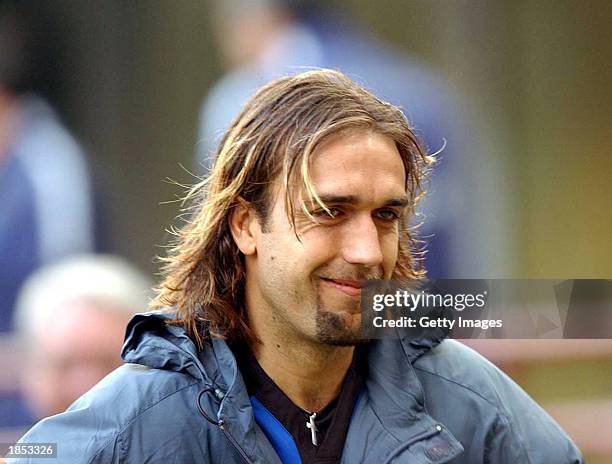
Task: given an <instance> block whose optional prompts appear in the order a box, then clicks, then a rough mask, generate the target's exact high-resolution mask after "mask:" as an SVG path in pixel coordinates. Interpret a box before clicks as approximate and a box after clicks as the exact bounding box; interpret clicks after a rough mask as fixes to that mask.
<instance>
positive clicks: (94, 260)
mask: <svg viewBox="0 0 612 464" xmlns="http://www.w3.org/2000/svg"><path fill="white" fill-rule="evenodd" d="M150 288H151V282H150V279H149V278H148V277H147V276H145V275H144V274H142V273H141V272H140V271H139V270H138V269H136V268H134V267H133V266H132V265H131V264H130V263H128V262H127V261H125V260H124V259H123V258H119V257H117V256H111V255H79V256H75V257H72V258H68V259H66V260H64V261H61V262H59V263H57V264H54V265H51V266H49V267H46V268H43V269H41V270H39V271H38V272H36V273H34V274H33V275H32V276H31V277H30V278H29V279H28V280H27V282H26V283H25V285H24V286H23V288H22V290H21V293H20V295H19V297H18V300H17V309H16V314H15V326H16V328H17V333H18V338H19V340H20V343H21V345H22V346H23V349H24V354H25V357H24V361H25V362H24V364H23V369H22V372H21V381H22V382H21V383H22V389H23V394H24V396H25V400H26V402H27V404H28V406H29V408H30V409H31V411H32V413H33V414H34V416H36V417H38V418H42V417H46V416H50V415H54V414H58V413H60V412H63V411H64V410H65V409H66V408H67V407H68V406H69V405H70V404H71V403H72V402H73V401H74V400H76V399H77V398H78V397H79V396H81V395H82V394H83V393H85V392H86V391H87V390H89V389H90V388H91V387H92V386H93V385H95V384H96V383H97V382H98V381H100V380H101V379H102V378H103V377H104V376H105V375H106V374H108V373H109V372H110V371H112V370H113V369H115V368H116V367H118V366H120V365H121V364H122V361H121V358H120V356H119V353H120V352H121V346H122V344H123V336H124V331H125V326H126V324H127V322H128V320H129V319H130V318H131V317H132V316H133V315H134V314H135V313H137V312H142V311H145V310H146V308H147V305H148V301H149V296H150V295H149V292H150Z"/></svg>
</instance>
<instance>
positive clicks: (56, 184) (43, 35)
mask: <svg viewBox="0 0 612 464" xmlns="http://www.w3.org/2000/svg"><path fill="white" fill-rule="evenodd" d="M36 3H37V2H18V1H3V2H2V3H1V4H0V334H2V333H3V332H8V331H10V329H11V326H10V322H11V320H12V317H11V316H12V313H13V310H14V304H15V298H16V296H17V293H18V291H19V288H20V286H21V284H22V283H23V282H24V280H25V279H26V278H27V276H28V275H29V274H30V273H31V272H33V271H34V270H35V269H37V268H38V267H40V266H44V265H47V264H50V263H52V262H54V261H56V260H59V259H61V258H63V257H66V256H69V255H71V254H74V253H86V252H92V251H96V250H98V249H99V248H100V246H99V245H100V239H101V234H100V233H99V231H100V227H99V225H100V223H99V222H98V219H99V217H98V216H99V215H98V213H97V210H96V208H95V207H94V203H95V202H94V199H93V196H94V195H93V188H92V182H91V176H90V173H89V171H88V166H87V162H86V159H85V156H84V154H83V152H82V150H81V148H80V147H79V144H78V143H77V142H76V141H75V139H74V138H73V137H72V136H71V135H70V133H69V132H68V131H67V130H66V128H65V127H64V126H63V124H62V122H61V121H60V120H59V118H58V116H57V114H56V113H55V112H54V110H53V109H52V108H51V107H50V105H49V104H48V103H47V102H46V101H45V100H44V99H43V98H42V97H41V96H40V94H39V93H38V90H39V88H43V87H45V86H49V85H50V83H51V82H53V81H54V79H55V78H58V69H57V68H58V64H57V62H56V61H54V60H53V57H51V56H49V54H48V53H47V52H48V50H49V42H51V34H50V33H47V32H48V30H47V29H46V28H45V27H43V26H42V25H41V24H39V22H38V21H37V20H35V19H34V17H35V16H36V17H39V16H40V13H38V12H36V11H35V8H36ZM46 26H48V25H46ZM47 90H48V89H47Z"/></svg>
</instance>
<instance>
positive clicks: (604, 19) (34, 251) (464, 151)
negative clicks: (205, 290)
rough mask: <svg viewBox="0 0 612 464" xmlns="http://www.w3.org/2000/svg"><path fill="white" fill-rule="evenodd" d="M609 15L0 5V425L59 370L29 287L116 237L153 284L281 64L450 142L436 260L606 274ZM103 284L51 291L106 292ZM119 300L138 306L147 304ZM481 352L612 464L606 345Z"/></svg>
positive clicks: (472, 9) (105, 248) (304, 6)
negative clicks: (185, 206)
mask: <svg viewBox="0 0 612 464" xmlns="http://www.w3.org/2000/svg"><path fill="white" fill-rule="evenodd" d="M611 21H612V4H611V3H610V2H608V1H605V0H585V1H578V0H574V1H571V0H557V1H502V0H494V1H486V2H485V1H480V0H453V1H451V0H409V1H408V0H389V1H387V2H384V3H380V2H368V1H365V0H331V1H326V2H315V1H306V0H248V1H247V0H228V1H220V0H218V1H217V0H206V1H205V0H184V1H181V2H170V1H165V0H164V1H162V0H160V1H152V0H151V1H139V2H123V1H118V0H109V1H106V2H74V1H65V0H57V1H55V2H52V4H51V3H50V2H44V1H42V0H39V1H33V0H29V1H9V0H3V1H2V3H1V4H0V303H1V307H0V332H1V333H0V438H2V439H1V440H0V441H9V438H10V437H18V436H19V435H20V434H21V432H22V431H23V429H24V428H25V427H27V426H28V424H29V423H31V421H33V420H35V419H36V417H40V416H41V414H43V413H42V412H40V411H42V409H41V406H40V404H38V403H39V402H36V401H34V400H32V399H31V398H30V399H28V398H27V396H28V395H30V396H34V397H38V396H40V395H42V394H43V393H32V388H30V387H27V385H28V384H29V385H30V386H31V385H32V384H36V383H37V382H38V383H45V384H46V383H47V382H50V381H49V380H48V379H49V377H47V378H46V379H47V380H45V379H44V378H41V379H38V380H36V379H35V380H32V379H31V378H29V377H28V375H27V374H28V372H31V371H32V370H37V369H39V367H38V368H37V367H26V366H30V364H27V363H26V360H27V359H30V358H32V355H31V353H25V352H24V351H25V350H23V348H22V345H23V340H24V339H28V338H27V337H35V336H36V335H35V332H36V331H35V330H34V329H33V328H27V327H24V326H23V325H21V326H20V325H19V324H18V323H17V322H16V321H17V318H16V317H15V313H16V309H15V308H17V307H18V306H19V307H27V308H30V306H29V303H28V301H30V302H31V301H32V298H33V297H28V296H27V294H26V295H25V296H24V293H25V290H24V288H23V284H24V282H26V281H27V279H28V278H30V279H32V278H34V277H36V275H37V274H36V272H37V271H39V270H48V269H49V266H53V265H57V264H58V263H60V264H61V263H65V262H66V261H65V260H67V259H70V257H71V256H75V255H78V256H81V257H83V256H89V257H91V256H90V255H91V254H92V253H94V254H96V253H106V254H112V255H116V256H119V257H121V258H117V259H122V260H124V261H123V263H124V264H125V266H126V267H129V268H130V271H129V272H133V274H131V275H135V274H138V276H139V277H138V278H135V279H133V282H134V285H135V287H132V288H133V290H131V293H133V294H134V293H137V294H138V295H144V294H145V292H146V288H147V287H148V286H150V285H148V284H145V282H147V283H149V282H150V281H151V280H154V279H155V276H154V274H155V272H156V271H157V264H156V263H155V261H154V259H153V257H154V256H155V255H158V254H162V253H163V252H164V249H163V245H164V244H165V243H167V240H168V238H169V235H168V234H167V233H166V232H165V229H166V228H167V227H168V226H169V225H170V224H171V223H173V222H174V217H175V216H176V215H177V214H178V208H179V205H178V204H177V203H173V202H172V201H173V200H175V199H176V198H177V196H180V195H181V194H182V193H183V190H182V189H181V188H180V187H177V185H175V184H174V183H173V181H176V182H179V183H183V184H189V183H192V182H194V181H196V177H195V175H205V174H206V169H207V167H208V166H210V163H211V160H212V158H214V149H215V146H216V142H217V141H218V138H219V136H220V134H221V132H222V130H223V128H224V127H225V125H227V123H228V122H229V121H230V120H231V118H232V117H233V115H234V114H235V112H236V110H237V108H239V107H240V105H241V104H242V103H243V101H244V99H245V98H246V97H247V96H248V95H249V94H250V93H251V92H252V90H253V89H255V88H256V87H257V86H258V85H260V84H261V83H263V82H266V81H267V80H269V79H271V78H273V77H276V76H278V75H282V74H286V73H289V72H298V71H300V70H303V69H309V68H310V67H313V66H327V67H333V68H338V69H341V70H343V71H345V72H347V73H348V74H349V75H350V76H351V77H353V78H354V79H356V80H358V81H360V82H362V83H364V85H366V86H367V87H369V88H371V89H372V90H374V91H375V93H377V94H379V95H381V96H382V97H383V98H385V99H387V100H389V101H391V102H392V103H395V104H398V105H401V106H402V107H403V109H404V110H405V112H406V114H407V116H408V117H409V119H410V120H411V121H412V122H413V124H414V126H415V128H416V131H417V133H418V134H419V136H420V137H421V138H422V140H423V142H424V143H425V144H426V146H427V147H428V149H429V150H430V151H432V152H435V151H438V150H439V149H440V148H442V147H444V149H443V150H442V153H441V154H440V155H439V158H440V163H439V165H438V167H437V168H436V170H435V171H434V175H433V178H432V182H431V185H430V190H431V195H430V196H429V198H428V199H427V200H426V201H425V203H424V204H423V207H422V212H423V215H424V220H425V223H426V226H424V233H425V234H426V235H427V237H428V241H429V242H430V246H429V248H430V250H431V251H430V253H429V255H428V257H427V267H428V268H429V269H430V271H431V273H432V275H434V276H437V277H463V278H468V277H482V278H549V279H565V278H612V259H611V258H612V240H611V238H612V208H611V205H612V182H610V178H611V177H612V157H611V156H610V152H609V149H610V147H611V146H612V143H611V142H612V131H610V130H609V125H610V123H611V122H612V75H611V74H612V73H611V71H610V61H611V59H612V41H610V38H609V32H606V31H608V30H609V24H610V22H611ZM170 179H171V180H172V181H170ZM174 223H176V222H174ZM98 264H99V265H100V267H101V268H105V269H106V268H108V262H104V263H97V264H96V266H97V265H98ZM111 269H112V268H111ZM41 272H42V271H41ZM78 272H80V271H77V273H78ZM113 272H115V273H116V272H119V271H111V273H113ZM33 276H34V277H33ZM139 279H141V280H139ZM124 280H130V279H127V278H126V279H124ZM75 285H76V284H75ZM139 285H140V286H139ZM52 287H53V285H52ZM143 288H144V290H143ZM45 291H46V290H45V289H44V286H42V287H41V286H39V288H38V290H36V292H35V293H37V294H38V293H40V294H42V295H47V294H46V293H45ZM96 291H97V290H95V289H91V288H89V287H87V288H84V289H83V291H82V292H81V293H79V294H78V295H76V296H75V295H72V294H70V295H68V296H70V298H68V296H67V297H66V298H65V299H63V300H62V299H61V298H57V299H53V300H52V301H54V302H56V304H57V305H59V306H61V307H62V308H64V307H66V308H67V307H69V306H75V304H76V303H75V302H78V303H79V305H77V306H79V307H80V308H81V309H80V310H84V309H83V308H82V306H83V305H84V303H83V302H84V301H88V302H91V301H95V303H96V304H95V305H97V306H96V307H98V306H100V296H99V294H98V293H96ZM111 293H112V292H111ZM118 293H120V292H118ZM91 295H94V296H93V297H92V296H91ZM111 296H112V298H111ZM111 296H109V295H106V294H105V295H103V298H102V300H104V303H105V304H107V305H110V306H113V307H116V306H123V307H126V306H127V308H125V309H126V310H125V311H124V312H123V313H121V314H123V315H124V316H125V315H126V314H128V313H129V312H136V311H141V310H143V309H144V308H142V307H136V306H142V305H144V303H143V304H138V303H136V302H134V301H125V299H123V300H122V299H121V295H119V296H117V295H111ZM41 298H47V297H46V296H43V297H41ZM49 298H50V297H49ZM113 298H115V299H113ZM110 300H112V301H110ZM145 301H146V300H145ZM20 302H21V303H20ZM31 307H32V308H34V307H35V305H34V304H32V305H31ZM115 309H116V308H115ZM87 310H88V311H90V310H92V309H91V308H89V309H87ZM22 311H24V312H26V313H27V311H36V310H35V309H23V310H22ZM65 312H66V314H68V313H69V311H68V310H67V309H66V310H65ZM110 312H111V313H112V314H113V318H114V319H113V321H117V320H121V321H122V319H121V317H118V316H117V311H115V310H112V311H110ZM71 314H77V315H78V314H81V316H75V317H81V318H82V317H83V316H82V314H83V313H78V312H74V313H71ZM100 314H102V313H100ZM104 314H106V313H104ZM115 316H117V317H115ZM100 317H102V316H100ZM109 317H110V316H109ZM69 319H70V318H69V317H68V316H67V317H66V321H68V320H69ZM91 320H96V319H95V318H94V317H93V316H92V318H91ZM109 320H110V319H109ZM109 323H110V322H109ZM120 324H123V322H120ZM58 326H59V324H58ZM62 327H66V328H69V327H70V324H69V323H68V322H66V323H65V324H64V325H63V326H62ZM58 330H59V329H58ZM66 330H68V331H69V329H66ZM41 343H42V342H41ZM75 343H76V341H75ZM101 343H102V342H101ZM491 343H492V344H493V345H491ZM531 343H537V344H536V345H533V344H531ZM118 344H119V345H120V340H119V342H118ZM41 346H42V345H41ZM474 346H475V347H476V348H477V349H479V350H480V351H481V352H482V353H483V354H485V355H486V356H488V357H489V358H490V359H492V360H493V361H494V362H496V363H498V364H499V365H501V367H502V368H504V369H505V370H506V371H507V372H508V373H509V374H510V375H512V376H513V377H514V378H515V379H516V380H517V381H518V382H519V383H520V384H521V385H522V386H523V387H524V388H525V389H526V390H527V391H528V392H529V393H531V394H532V395H533V396H534V397H535V398H536V400H538V401H539V402H541V403H542V404H543V405H544V406H545V407H546V409H548V410H549V411H550V412H551V413H552V414H553V415H555V417H557V418H558V419H559V420H560V421H561V422H562V424H563V426H564V427H565V428H566V429H567V430H568V431H569V432H570V434H571V435H572V436H573V437H574V439H575V440H576V441H577V442H578V444H579V445H580V446H581V447H582V448H583V449H584V450H585V452H586V453H587V455H588V457H589V462H610V459H611V458H612V445H610V443H612V436H611V435H610V434H611V432H610V430H612V348H611V347H610V343H609V342H608V341H597V342H586V341H561V342H559V341H546V342H524V341H523V342H520V343H519V342H517V343H513V344H510V345H503V344H500V342H495V341H494V342H489V344H488V345H487V344H486V343H484V344H474ZM92 349H93V348H92ZM98 358H99V357H98ZM98 358H96V359H98ZM65 362H69V361H68V360H66V361H65ZM70 362H72V361H70ZM113 362H115V363H118V362H119V359H118V353H117V358H116V359H115V360H114V361H113ZM105 363H106V364H105ZM108 363H109V361H108V360H105V361H104V362H103V363H102V362H101V365H104V366H108V368H110V367H112V366H111V364H112V363H111V364H108ZM56 364H57V365H58V366H60V367H59V369H65V363H64V364H62V363H59V362H58V363H56ZM73 364H74V362H73ZM73 364H71V365H73ZM85 364H87V363H85ZM77 365H78V363H77ZM61 366H64V367H61ZM100 372H102V371H100ZM56 375H58V374H57V373H56ZM99 375H103V374H99ZM30 377H31V376H30ZM77 377H78V375H77ZM88 378H89V377H88ZM94 378H95V376H94V375H93V374H92V376H91V379H92V380H91V381H92V382H94V383H95V380H93V379H94ZM22 385H25V386H24V387H22ZM75 388H76V387H75ZM81 388H85V389H87V388H88V387H85V386H81ZM24 392H25V393H24ZM44 394H47V395H51V396H52V394H49V393H48V392H47V393H44ZM48 411H51V409H49V410H48ZM49 413H51V412H47V414H49ZM593 429H595V430H593ZM4 438H5V439H4Z"/></svg>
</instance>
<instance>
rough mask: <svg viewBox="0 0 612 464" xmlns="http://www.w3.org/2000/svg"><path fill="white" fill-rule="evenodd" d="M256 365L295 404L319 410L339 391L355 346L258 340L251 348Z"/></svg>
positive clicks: (314, 410)
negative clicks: (287, 344)
mask: <svg viewBox="0 0 612 464" xmlns="http://www.w3.org/2000/svg"><path fill="white" fill-rule="evenodd" d="M253 352H254V355H255V358H256V359H257V361H258V362H259V365H260V366H261V367H262V368H263V370H264V371H265V372H266V374H268V376H269V377H270V378H271V379H272V380H273V381H274V383H275V384H276V385H277V386H278V387H279V388H280V389H281V390H282V391H283V393H285V395H287V397H288V398H289V399H290V400H291V401H292V402H293V403H294V404H295V405H296V406H298V407H300V408H302V409H304V410H306V411H310V412H318V411H320V410H321V409H323V408H324V407H325V406H327V405H328V404H329V403H330V402H331V401H332V400H333V399H334V398H336V396H338V394H339V393H340V390H341V387H342V381H343V379H344V376H345V375H346V372H347V371H348V369H349V367H350V365H351V362H352V359H353V352H354V347H352V346H349V347H340V346H325V345H321V344H317V343H304V344H300V345H293V346H282V345H280V344H279V343H274V342H272V343H270V342H268V343H261V344H259V345H257V346H256V347H254V349H253Z"/></svg>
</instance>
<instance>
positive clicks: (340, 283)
mask: <svg viewBox="0 0 612 464" xmlns="http://www.w3.org/2000/svg"><path fill="white" fill-rule="evenodd" d="M321 280H322V281H323V282H324V283H325V284H326V285H329V286H330V287H333V288H335V289H336V290H340V291H341V292H342V293H344V294H346V295H349V296H352V297H358V296H361V289H362V288H363V286H364V285H365V282H364V281H363V280H347V279H328V278H326V277H321Z"/></svg>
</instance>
